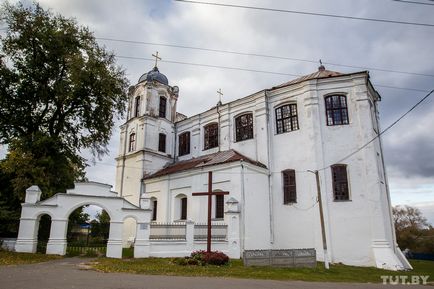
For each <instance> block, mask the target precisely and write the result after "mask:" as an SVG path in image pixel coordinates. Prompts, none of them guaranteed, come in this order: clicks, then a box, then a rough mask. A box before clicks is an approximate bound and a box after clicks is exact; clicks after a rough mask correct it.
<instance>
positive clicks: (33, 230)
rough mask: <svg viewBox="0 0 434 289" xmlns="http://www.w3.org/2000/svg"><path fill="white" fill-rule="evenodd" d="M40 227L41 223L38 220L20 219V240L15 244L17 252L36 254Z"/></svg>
mask: <svg viewBox="0 0 434 289" xmlns="http://www.w3.org/2000/svg"><path fill="white" fill-rule="evenodd" d="M23 210H24V208H23ZM38 227H39V221H38V220H37V219H30V218H21V219H20V228H19V230H18V239H17V243H16V244H15V251H17V252H24V253H36V246H37V244H38Z"/></svg>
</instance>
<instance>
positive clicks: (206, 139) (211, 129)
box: [203, 122, 219, 150]
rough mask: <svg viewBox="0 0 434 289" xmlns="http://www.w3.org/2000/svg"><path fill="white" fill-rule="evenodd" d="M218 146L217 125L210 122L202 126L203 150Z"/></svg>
mask: <svg viewBox="0 0 434 289" xmlns="http://www.w3.org/2000/svg"><path fill="white" fill-rule="evenodd" d="M218 146H219V126H218V123H216V122H212V123H209V124H207V125H205V126H204V127H203V150H208V149H212V148H215V147H218Z"/></svg>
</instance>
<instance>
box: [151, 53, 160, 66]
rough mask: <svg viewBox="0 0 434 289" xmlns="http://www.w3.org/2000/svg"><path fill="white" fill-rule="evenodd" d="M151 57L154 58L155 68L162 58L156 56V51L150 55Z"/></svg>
mask: <svg viewBox="0 0 434 289" xmlns="http://www.w3.org/2000/svg"><path fill="white" fill-rule="evenodd" d="M152 56H153V57H155V66H154V67H157V62H158V60H162V58H161V57H160V56H158V51H157V52H156V53H155V54H152Z"/></svg>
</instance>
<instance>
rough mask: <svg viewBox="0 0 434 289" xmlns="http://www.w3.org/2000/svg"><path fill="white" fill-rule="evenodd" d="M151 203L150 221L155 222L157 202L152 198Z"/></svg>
mask: <svg viewBox="0 0 434 289" xmlns="http://www.w3.org/2000/svg"><path fill="white" fill-rule="evenodd" d="M151 202H152V219H151V221H156V220H157V208H158V201H157V199H156V198H152V199H151Z"/></svg>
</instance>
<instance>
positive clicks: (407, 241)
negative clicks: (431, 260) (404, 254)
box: [392, 206, 434, 252]
mask: <svg viewBox="0 0 434 289" xmlns="http://www.w3.org/2000/svg"><path fill="white" fill-rule="evenodd" d="M392 211H393V219H394V224H395V231H396V238H397V242H398V245H399V247H400V248H401V249H407V248H408V249H410V250H412V251H419V252H433V249H434V247H433V246H432V238H433V236H434V234H433V233H434V230H433V228H432V226H431V225H430V224H429V223H428V221H427V219H426V218H425V217H424V216H423V215H422V213H421V211H420V210H419V209H418V208H414V207H410V206H395V207H393V208H392Z"/></svg>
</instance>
